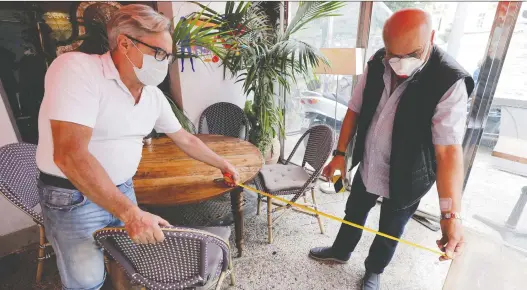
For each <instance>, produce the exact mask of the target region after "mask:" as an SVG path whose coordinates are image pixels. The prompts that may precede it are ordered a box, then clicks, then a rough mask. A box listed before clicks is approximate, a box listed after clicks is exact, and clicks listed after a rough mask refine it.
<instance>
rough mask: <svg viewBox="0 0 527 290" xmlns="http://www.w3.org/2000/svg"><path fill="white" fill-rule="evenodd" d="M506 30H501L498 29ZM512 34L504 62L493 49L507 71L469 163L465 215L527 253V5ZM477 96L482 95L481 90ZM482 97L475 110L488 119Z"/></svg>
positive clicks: (492, 51) (474, 226) (470, 223)
mask: <svg viewBox="0 0 527 290" xmlns="http://www.w3.org/2000/svg"><path fill="white" fill-rule="evenodd" d="M503 29H504V28H503V27H497V28H496V29H495V30H497V31H498V32H500V31H502V30H503ZM511 29H512V37H511V38H510V42H509V43H508V49H505V51H506V57H505V55H504V60H503V58H501V57H499V50H500V49H501V48H500V46H499V44H498V45H497V46H496V48H494V47H493V46H492V45H491V47H490V48H489V58H491V57H492V55H493V54H497V55H498V56H496V57H495V59H494V60H493V61H492V63H493V64H494V63H496V62H500V61H502V60H503V67H502V68H501V73H500V75H499V81H498V82H497V85H496V86H495V92H494V95H493V98H492V99H491V105H490V109H489V112H488V113H487V114H488V117H487V121H486V124H485V126H484V129H483V135H482V138H481V142H480V143H479V146H477V147H476V150H477V151H476V155H475V158H474V159H473V163H472V164H468V165H470V168H469V169H470V175H469V176H468V179H467V181H466V187H465V191H464V195H463V204H464V207H463V211H464V215H465V225H466V226H468V227H470V228H472V229H475V230H476V231H478V232H481V233H484V234H485V235H488V236H490V237H493V238H496V239H499V240H501V241H503V242H504V243H506V244H509V245H512V246H515V247H519V248H522V249H524V250H527V214H525V213H524V211H525V205H526V203H527V65H526V64H527V6H526V5H523V7H521V10H520V12H519V15H518V18H517V20H516V23H512V25H511ZM501 37H506V35H502V36H501ZM497 41H498V40H497ZM503 45H505V46H506V45H507V43H504V44H503ZM495 50H497V51H495ZM489 62H490V61H488V60H487V61H486V62H485V64H486V65H484V66H483V67H482V69H481V74H480V75H479V77H480V78H482V77H483V78H487V79H488V80H487V81H490V79H491V78H492V77H493V75H492V68H489V67H487V63H489ZM489 65H490V64H489ZM489 71H490V73H489ZM480 84H481V82H480ZM477 93H480V89H479V88H478V92H477ZM482 95H483V98H482V99H483V100H482V101H481V103H480V104H478V105H474V106H473V110H472V111H473V112H472V113H473V114H472V115H475V116H476V115H477V113H479V115H481V114H482V113H483V114H485V112H484V109H482V108H485V103H484V102H485V96H486V95H485V92H484V93H483V94H482ZM476 97H477V96H476ZM477 111H479V112H477ZM474 119H475V120H476V121H477V120H478V119H476V118H474ZM476 125H477V124H476Z"/></svg>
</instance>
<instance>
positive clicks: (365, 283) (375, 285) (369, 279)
mask: <svg viewBox="0 0 527 290" xmlns="http://www.w3.org/2000/svg"><path fill="white" fill-rule="evenodd" d="M362 290H381V274H375V273H369V272H366V274H365V275H364V279H363V280H362Z"/></svg>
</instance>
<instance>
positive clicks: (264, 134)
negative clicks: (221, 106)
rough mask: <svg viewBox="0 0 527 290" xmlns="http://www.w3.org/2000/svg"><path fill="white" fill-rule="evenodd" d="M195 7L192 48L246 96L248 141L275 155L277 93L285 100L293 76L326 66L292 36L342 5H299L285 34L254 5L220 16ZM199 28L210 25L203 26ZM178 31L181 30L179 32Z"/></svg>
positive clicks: (280, 129)
mask: <svg viewBox="0 0 527 290" xmlns="http://www.w3.org/2000/svg"><path fill="white" fill-rule="evenodd" d="M196 4H197V5H199V6H200V7H201V8H202V11H201V12H200V13H199V14H198V15H196V16H197V18H199V20H200V23H201V28H200V27H199V26H198V28H195V29H197V30H199V32H200V34H199V35H197V36H200V35H201V38H200V37H197V38H196V39H195V43H200V44H199V45H201V46H204V47H205V48H207V49H209V50H210V51H212V52H214V53H215V54H216V55H217V56H218V57H219V58H220V59H221V60H222V63H221V65H222V66H223V68H224V77H227V75H228V73H230V74H231V76H232V77H234V78H235V79H236V82H241V83H242V87H243V92H244V94H245V95H246V97H248V100H247V102H246V104H245V112H246V114H247V116H248V118H249V121H250V123H251V130H250V133H249V134H250V136H249V140H250V141H251V142H252V143H253V144H255V145H256V146H257V147H258V148H259V149H260V151H261V152H262V153H263V154H264V155H269V152H272V151H275V152H277V150H276V149H277V148H273V146H271V145H272V143H273V140H274V139H275V138H277V137H278V136H279V135H282V136H283V135H284V131H285V130H284V116H283V113H282V110H283V106H282V104H281V103H280V102H281V100H280V98H279V97H278V95H279V94H278V91H279V88H281V89H282V90H283V92H284V93H285V94H286V95H287V94H288V93H289V92H290V89H291V83H294V82H296V79H297V78H298V77H305V76H311V75H312V69H313V68H314V67H315V66H316V65H318V63H319V61H322V62H325V63H327V61H326V60H325V58H324V57H323V56H322V55H321V54H320V53H319V52H318V50H317V49H316V48H315V47H313V46H311V45H309V44H307V43H305V42H303V41H300V40H297V39H295V38H294V37H293V36H294V34H295V33H296V32H298V31H299V30H301V29H303V28H305V26H306V25H307V24H309V23H310V22H311V21H313V20H316V19H320V18H324V17H330V16H335V15H336V14H335V12H336V10H338V9H339V8H341V7H343V6H344V3H343V2H301V3H300V5H299V8H298V11H297V13H296V15H295V17H294V18H293V19H292V20H291V21H290V23H289V24H288V26H287V28H286V29H285V31H279V30H277V29H276V27H275V24H274V23H271V21H269V18H268V17H267V14H266V13H265V8H266V7H264V6H263V5H261V4H260V3H257V2H255V3H252V2H248V3H247V2H239V3H237V4H236V3H234V2H227V4H226V7H225V13H223V14H220V13H218V12H216V11H214V10H212V9H210V8H208V7H207V6H205V5H202V4H200V3H196ZM187 24H188V23H187ZM205 24H213V25H207V27H205ZM178 27H179V29H180V31H178V32H177V33H178V35H179V37H180V38H183V37H184V36H187V37H188V38H190V41H193V40H192V37H193V36H192V35H190V37H189V33H191V32H192V29H190V27H188V26H185V23H184V21H180V22H179V23H178V25H176V30H177V29H178ZM182 27H186V29H185V30H182ZM175 33H176V32H175ZM206 37H214V38H215V39H216V40H217V39H218V38H219V39H220V40H221V41H220V42H219V44H220V45H218V42H217V41H216V42H213V43H211V42H204V41H201V39H203V38H206ZM175 39H176V38H175ZM225 44H227V45H225ZM251 99H252V100H251Z"/></svg>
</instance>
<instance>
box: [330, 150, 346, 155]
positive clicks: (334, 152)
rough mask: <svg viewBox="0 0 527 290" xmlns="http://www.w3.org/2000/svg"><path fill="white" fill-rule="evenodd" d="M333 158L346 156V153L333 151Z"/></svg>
mask: <svg viewBox="0 0 527 290" xmlns="http://www.w3.org/2000/svg"><path fill="white" fill-rule="evenodd" d="M333 156H346V152H342V151H339V150H333Z"/></svg>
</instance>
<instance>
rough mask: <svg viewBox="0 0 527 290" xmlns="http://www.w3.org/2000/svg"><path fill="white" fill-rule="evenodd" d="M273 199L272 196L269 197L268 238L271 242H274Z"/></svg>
mask: <svg viewBox="0 0 527 290" xmlns="http://www.w3.org/2000/svg"><path fill="white" fill-rule="evenodd" d="M272 206H273V201H272V199H271V198H267V238H268V241H269V244H272V243H273V218H272V216H271V215H272V213H273V208H272Z"/></svg>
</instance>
